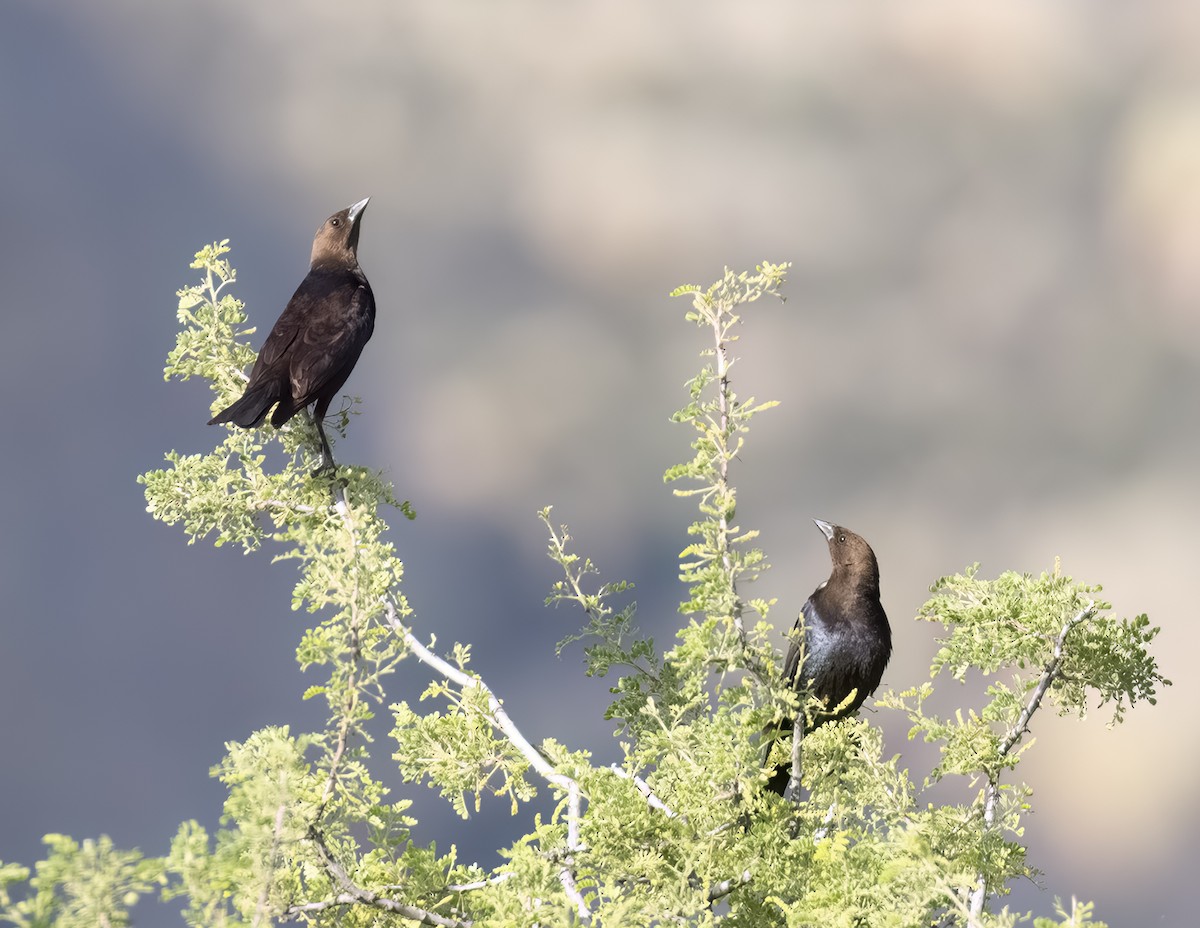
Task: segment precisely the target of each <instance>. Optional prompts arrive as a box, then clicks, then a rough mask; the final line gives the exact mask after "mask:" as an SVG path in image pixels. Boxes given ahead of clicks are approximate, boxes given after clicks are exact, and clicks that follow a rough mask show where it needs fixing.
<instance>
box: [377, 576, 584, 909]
mask: <svg viewBox="0 0 1200 928" xmlns="http://www.w3.org/2000/svg"><path fill="white" fill-rule="evenodd" d="M383 604H384V609H385V611H386V613H387V621H388V624H389V625H390V626H391V627H392V630H393V631H395V633H396V634H397V635H399V636H400V637H401V638H403V639H404V643H405V644H406V645H407V646H408V647H409V648H410V649H411V650H412V652H413V654H415V655H416V656H417V659H418V660H420V661H421V662H422V663H423V664H427V665H428V666H430V667H432V668H433V669H434V670H436V671H437V672H438V673H440V674H441V675H442V676H444V677H445V678H446V679H448V680H450V681H452V682H454V683H457V684H458V685H459V686H460V687H461V688H462V689H464V690H466V689H475V690H477V691H479V692H480V693H482V694H483V695H484V697H485V698H486V699H487V704H488V715H489V718H488V721H489V722H491V724H492V726H493V727H494V728H495V729H496V730H497V731H499V732H500V733H501V734H503V735H504V737H506V738H507V739H508V740H509V741H510V742H511V743H512V745H513V747H515V748H516V749H517V750H518V751H520V752H521V755H522V756H523V757H524V758H525V759H526V760H527V761H529V765H530V766H531V767H532V768H533V769H534V770H536V771H537V772H538V774H539V775H540V776H541V777H542V779H544V780H545V781H546V782H547V783H549V784H550V785H551V786H554V787H557V788H558V789H560V790H562V791H563V792H565V793H566V794H567V850H568V857H567V859H566V862H565V866H564V867H563V868H562V870H561V871H560V872H559V875H558V878H559V882H561V883H562V885H563V889H564V890H565V891H566V893H567V896H568V898H570V900H571V902H572V904H573V905H574V906H575V908H576V911H577V913H578V915H579V918H580V919H581V920H582V921H584V922H587V921H589V920H590V918H591V912H590V911H589V909H588V905H587V901H586V900H585V899H584V898H583V894H582V893H580V891H579V887H578V885H577V884H576V882H575V875H574V872H573V869H572V868H573V866H574V860H573V858H572V857H570V854H571V853H573V852H575V851H578V850H579V849H580V844H579V820H580V817H581V814H582V813H581V809H580V805H581V793H580V790H579V783H578V782H577V781H576V780H574V779H572V778H571V777H569V776H567V775H566V774H563V773H559V772H558V770H556V769H555V767H554V765H553V764H551V763H550V762H549V761H548V760H546V758H545V757H544V756H543V755H542V752H541V751H539V750H538V749H537V748H535V747H534V746H533V745H532V744H531V743H530V741H529V739H528V738H526V737H525V736H524V735H523V734H522V733H521V730H520V729H519V728H517V726H516V723H515V722H513V720H512V719H511V718H510V717H509V715H508V713H507V712H505V711H504V706H503V704H502V703H501V702H500V700H499V699H498V698H497V697H496V694H495V693H493V692H492V689H491V687H489V686H488V685H487V684H486V683H484V682H483V680H482V679H481V678H480V677H478V676H476V675H474V674H469V673H467V672H466V671H464V670H462V669H460V668H458V667H455V666H454V665H453V664H451V663H450V662H449V661H446V660H444V659H443V658H441V657H439V656H438V655H437V654H435V653H434V652H433V651H431V650H430V649H429V648H427V647H425V645H424V644H422V643H421V641H420V640H419V639H418V638H417V636H416V635H415V634H413V631H412V629H410V628H408V627H407V626H406V625H405V624H404V623H403V622H401V621H400V616H399V614H398V613H397V611H396V605H395V603H393V602H392V600H391V598H390V597H385V599H384V603H383Z"/></svg>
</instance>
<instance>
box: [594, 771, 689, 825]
mask: <svg viewBox="0 0 1200 928" xmlns="http://www.w3.org/2000/svg"><path fill="white" fill-rule="evenodd" d="M608 769H609V770H611V771H612V772H613V773H615V774H616V775H617V776H619V777H620V778H621V779H622V780H630V781H632V783H633V785H634V786H635V787H637V791H638V792H639V793H641V794H642V795H643V796H644V797H645V798H646V804H647V805H648V806H650V808H651V809H658V811H660V812H662V813H663V815H665V816H666V817H667V818H676V817H677V816H676V814H675V812H674V811H673V810H672V809H671V808H670V807H669V806H668V805H667V804H666V803H665V802H663V801H662V800H661V799H659V798H658V796H656V795H655V794H654V790H652V789H651V788H650V784H649V783H647V782H646V781H645V780H643V779H642V778H641V777H639V776H638V775H637V774H634V773H628V772H626V771H625V770H624V769H622V768H621V767H618V766H617V765H616V764H610V765H609V767H608Z"/></svg>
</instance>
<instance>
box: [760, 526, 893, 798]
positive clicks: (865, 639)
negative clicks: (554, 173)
mask: <svg viewBox="0 0 1200 928" xmlns="http://www.w3.org/2000/svg"><path fill="white" fill-rule="evenodd" d="M814 521H815V522H816V524H817V527H818V528H819V529H821V532H822V533H823V534H824V535H825V538H826V540H827V541H828V542H829V557H830V560H831V561H832V562H833V570H832V571H831V572H830V574H829V579H828V580H826V581H825V582H824V583H822V584H821V585H820V586H819V587H817V588H816V589H815V590H814V591H813V593H812V595H811V596H809V597H808V600H807V601H806V602H805V603H804V607H803V608H802V609H801V612H800V617H799V618H798V619H797V620H796V627H795V629H794V634H795V637H796V638H797V639H799V638H800V635H799V632H800V629H801V626H803V653H804V664H803V666H802V667H801V666H799V664H800V654H801V647H800V643H799V641H798V640H794V641H793V642H792V645H791V647H790V648H789V649H788V653H787V657H786V658H785V659H784V665H783V673H784V677H785V679H786V680H787V681H788V683H790V684H791V685H792V686H793V687H795V688H796V689H797V690H804V691H806V692H808V693H811V694H812V695H814V696H816V697H817V698H819V699H820V700H822V701H823V702H824V703H825V705H826V706H827V707H828V709H829V711H827V712H824V713H821V712H818V713H816V714H815V715H813V716H812V717H810V718H808V719H806V720H805V721H806V724H805V728H806V729H811V728H814V727H816V726H818V725H822V724H824V723H826V722H830V721H833V720H834V719H840V718H845V717H847V716H850V715H853V714H854V713H856V712H857V711H858V710H859V707H860V706H862V704H863V701H864V700H866V698H867V697H868V696H870V695H871V694H872V693H874V692H875V690H876V688H877V687H878V686H879V681H880V680H881V679H882V678H883V670H884V668H885V667H886V666H887V662H888V658H889V657H891V654H892V630H891V626H890V625H888V620H887V614H886V613H885V612H884V611H883V604H882V603H881V602H880V599H879V564H878V562H877V561H876V560H875V552H874V551H872V550H871V546H870V545H869V544H867V543H866V541H865V540H864V539H863V538H862V537H861V536H859V535H856V534H855V533H854V532H852V531H850V530H849V529H845V528H842V527H841V526H840V525H831V524H830V523H828V522H822V521H821V520H819V519H815V520H814ZM847 700H849V701H847ZM843 703H845V705H842V704H843ZM839 706H841V707H842V708H841V709H840V710H838V707H839ZM834 710H838V711H834ZM790 773H791V771H790V769H789V766H788V765H780V766H778V767H776V768H775V771H774V773H773V774H772V776H771V779H770V781H769V784H768V785H769V788H770V789H772V790H773V791H774V792H776V793H778V794H779V795H781V796H782V795H783V794H784V791H785V790H786V788H787V784H788V778H789V776H790Z"/></svg>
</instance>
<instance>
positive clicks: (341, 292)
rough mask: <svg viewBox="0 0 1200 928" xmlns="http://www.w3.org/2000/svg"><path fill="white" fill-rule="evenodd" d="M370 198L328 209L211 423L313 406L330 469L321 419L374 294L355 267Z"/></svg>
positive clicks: (363, 332)
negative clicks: (237, 389)
mask: <svg viewBox="0 0 1200 928" xmlns="http://www.w3.org/2000/svg"><path fill="white" fill-rule="evenodd" d="M369 199H370V198H368V200H369ZM368 200H361V201H360V202H358V203H355V204H354V205H353V206H348V207H346V208H345V209H343V210H340V211H339V212H336V213H334V214H333V215H332V216H330V217H329V218H328V219H327V220H325V222H324V223H323V224H322V225H321V228H320V229H318V230H317V234H316V237H315V238H314V239H313V248H312V258H311V262H310V265H309V271H308V276H306V277H305V278H304V280H303V281H301V283H300V286H299V287H297V288H296V292H295V293H294V294H292V298H291V299H290V300H289V301H288V304H287V307H286V308H285V309H284V311H283V313H282V314H281V315H280V317H279V319H278V320H277V321H276V322H275V325H274V326H273V327H272V328H271V333H270V334H269V335H268V336H267V340H266V341H265V342H263V346H262V349H261V350H260V351H259V353H258V359H257V360H256V361H255V362H254V368H253V369H252V370H251V372H250V379H249V381H248V382H247V384H246V390H245V392H244V393H243V394H242V396H241V398H240V399H238V400H237V401H236V402H234V403H233V404H231V405H230V406H228V407H227V408H225V409H223V410H222V411H221V412H219V413H217V415H215V416H213V418H212V419H211V420H209V425H213V424H215V423H218V422H232V423H234V424H235V425H240V426H241V427H243V428H254V427H256V426H259V425H262V423H263V421H264V420H265V419H266V418H267V413H268V412H270V411H271V407H274V408H275V409H274V412H272V413H271V424H272V425H273V426H275V427H276V428H278V427H279V426H281V425H283V424H284V423H285V422H287V421H288V420H289V419H291V418H292V416H294V415H295V414H296V413H297V412H299V411H300V410H301V409H303V408H305V407H306V406H310V405H311V406H313V419H314V421H315V422H316V426H317V433H318V434H319V435H320V438H321V454H322V460H323V466H324V467H326V468H330V467H333V466H334V461H333V453H332V451H331V450H330V448H329V441H328V440H327V439H326V437H325V429H324V426H323V425H322V420H323V419H324V418H325V414H326V413H327V412H328V411H329V404H330V403H331V402H332V401H333V399H334V397H336V396H337V395H338V391H339V390H341V389H342V386H343V385H344V384H345V383H346V379H347V378H348V377H349V376H350V372H351V371H353V370H354V365H355V364H356V363H358V358H359V355H361V354H362V350H363V347H364V346H365V345H366V344H367V341H368V340H369V339H370V338H371V333H372V332H373V331H374V330H375V295H374V294H373V293H372V292H371V285H370V284H369V283H368V282H367V277H366V275H365V274H364V273H363V272H362V268H360V267H359V265H358V234H359V229H360V223H361V221H362V213H363V210H365V209H366V207H367V202H368Z"/></svg>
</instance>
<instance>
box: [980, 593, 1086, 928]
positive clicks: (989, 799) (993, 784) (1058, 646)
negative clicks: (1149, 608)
mask: <svg viewBox="0 0 1200 928" xmlns="http://www.w3.org/2000/svg"><path fill="white" fill-rule="evenodd" d="M1095 614H1096V601H1095V600H1090V601H1089V602H1088V604H1087V605H1086V606H1084V607H1083V608H1082V609H1080V610H1079V612H1078V613H1076V614H1075V616H1074V617H1073V618H1071V619H1068V620H1067V622H1066V624H1065V625H1063V627H1062V631H1061V632H1059V633H1058V638H1056V639H1055V641H1054V650H1053V652H1052V653H1051V656H1050V661H1049V663H1047V664H1046V667H1045V669H1043V670H1042V675H1041V677H1040V678H1039V679H1038V682H1037V686H1035V687H1034V688H1033V692H1032V693H1031V694H1030V696H1029V700H1028V702H1026V703H1025V708H1024V709H1022V710H1021V714H1020V715H1019V716H1017V720H1016V722H1015V723H1013V726H1012V728H1010V729H1009V730H1008V733H1007V734H1006V735H1005V736H1004V738H1003V739H1002V740H1001V741H1000V747H999V749H998V751H997V757H998V758H999V759H1001V760H1002V759H1003V758H1005V757H1007V756H1008V755H1009V754H1011V753H1012V750H1013V748H1015V747H1016V746H1017V745H1018V744H1020V742H1021V739H1022V738H1023V737H1024V736H1025V734H1026V732H1028V731H1029V722H1030V720H1031V719H1032V718H1033V714H1034V713H1035V712H1037V710H1038V707H1039V706H1041V704H1042V698H1043V697H1044V696H1045V695H1046V693H1047V692H1048V691H1049V689H1050V687H1051V686H1052V685H1053V684H1054V681H1055V680H1057V679H1058V678H1059V676H1060V675H1061V673H1062V657H1063V648H1064V647H1065V646H1066V643H1067V635H1069V634H1070V633H1071V630H1072V629H1073V628H1075V626H1077V625H1079V624H1080V623H1081V622H1086V621H1087V620H1088V619H1090V618H1091V617H1092V616H1094V615H1095ZM999 777H1000V772H999V768H998V767H997V769H996V770H994V771H988V772H987V784H986V785H985V786H984V788H983V828H984V831H985V832H988V831H991V830H992V829H993V828H994V827H995V826H996V807H997V806H998V805H999V803H1000V784H999ZM987 896H988V887H987V874H985V873H983V872H982V871H980V873H979V875H978V877H977V882H976V885H975V889H974V890H973V891H972V893H971V901H970V911H969V915H970V918H971V921H972V922H975V921H977V920H978V919H979V916H980V915H982V914H983V907H984V904H985V903H986V902H987Z"/></svg>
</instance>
